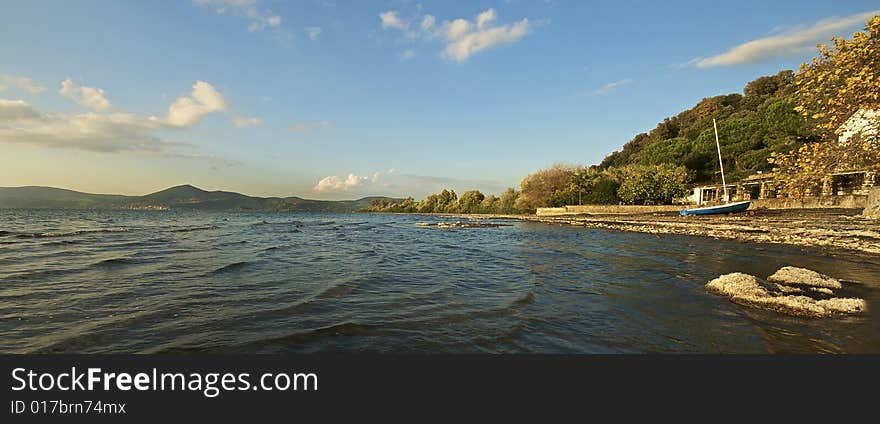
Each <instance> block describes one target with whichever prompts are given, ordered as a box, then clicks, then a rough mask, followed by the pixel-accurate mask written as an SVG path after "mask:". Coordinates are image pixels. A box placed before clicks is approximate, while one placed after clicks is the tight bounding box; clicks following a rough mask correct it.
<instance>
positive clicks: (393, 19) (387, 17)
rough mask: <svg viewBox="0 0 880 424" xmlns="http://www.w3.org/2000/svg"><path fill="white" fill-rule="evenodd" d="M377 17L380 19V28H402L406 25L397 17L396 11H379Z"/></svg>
mask: <svg viewBox="0 0 880 424" xmlns="http://www.w3.org/2000/svg"><path fill="white" fill-rule="evenodd" d="M379 19H380V20H381V21H382V28H397V29H404V28H406V27H407V25H406V24H405V23H404V22H403V21H402V20H400V18H399V17H397V12H395V11H393V10H389V11H387V12H382V13H380V14H379Z"/></svg>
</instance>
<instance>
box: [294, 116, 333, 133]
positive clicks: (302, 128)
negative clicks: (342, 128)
mask: <svg viewBox="0 0 880 424" xmlns="http://www.w3.org/2000/svg"><path fill="white" fill-rule="evenodd" d="M332 125H333V124H332V123H331V122H330V121H328V120H326V119H325V120H323V121H320V122H312V123H300V124H292V125H291V126H290V127H289V128H290V130H291V131H298V132H301V133H303V134H305V135H311V134H312V131H315V130H319V129H327V128H330V127H331V126H332Z"/></svg>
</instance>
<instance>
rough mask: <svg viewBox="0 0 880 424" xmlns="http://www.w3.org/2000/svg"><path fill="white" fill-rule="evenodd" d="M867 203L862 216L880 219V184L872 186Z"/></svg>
mask: <svg viewBox="0 0 880 424" xmlns="http://www.w3.org/2000/svg"><path fill="white" fill-rule="evenodd" d="M865 203H866V205H865V211H864V212H862V216H864V217H865V218H874V219H880V186H875V187H873V188H871V193H870V194H868V199H867V200H866V202H865Z"/></svg>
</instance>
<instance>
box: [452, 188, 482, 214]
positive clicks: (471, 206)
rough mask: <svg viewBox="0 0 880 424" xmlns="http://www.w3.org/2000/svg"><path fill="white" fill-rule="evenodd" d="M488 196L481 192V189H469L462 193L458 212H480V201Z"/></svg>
mask: <svg viewBox="0 0 880 424" xmlns="http://www.w3.org/2000/svg"><path fill="white" fill-rule="evenodd" d="M485 198H486V196H484V195H483V193H480V191H479V190H468V191H466V192H464V193H462V194H461V197H460V198H459V199H458V212H461V213H479V212H480V203H482V202H483V199H485Z"/></svg>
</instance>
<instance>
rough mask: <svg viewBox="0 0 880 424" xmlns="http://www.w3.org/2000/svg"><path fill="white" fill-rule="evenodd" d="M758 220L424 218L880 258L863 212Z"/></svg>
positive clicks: (804, 212) (872, 222) (769, 214)
mask: <svg viewBox="0 0 880 424" xmlns="http://www.w3.org/2000/svg"><path fill="white" fill-rule="evenodd" d="M757 212H758V213H757V214H756V215H755V216H748V215H745V214H738V215H702V216H680V215H678V214H677V213H676V214H673V213H649V214H632V215H619V214H615V215H565V216H537V215H492V214H474V215H468V214H424V215H433V216H440V217H450V218H453V217H454V218H462V219H517V220H520V221H526V222H538V223H545V224H556V225H570V226H577V227H587V228H596V229H604V230H612V231H626V232H638V233H645V234H658V235H660V234H675V235H690V236H699V237H711V238H716V239H726V240H737V241H742V242H751V243H769V244H783V245H791V246H799V247H811V248H818V249H822V250H845V251H855V252H859V253H862V254H871V255H876V254H880V225H878V224H880V221H878V220H876V219H869V218H864V217H862V216H860V214H861V210H860V209H783V210H763V209H761V210H758V211H757Z"/></svg>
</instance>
